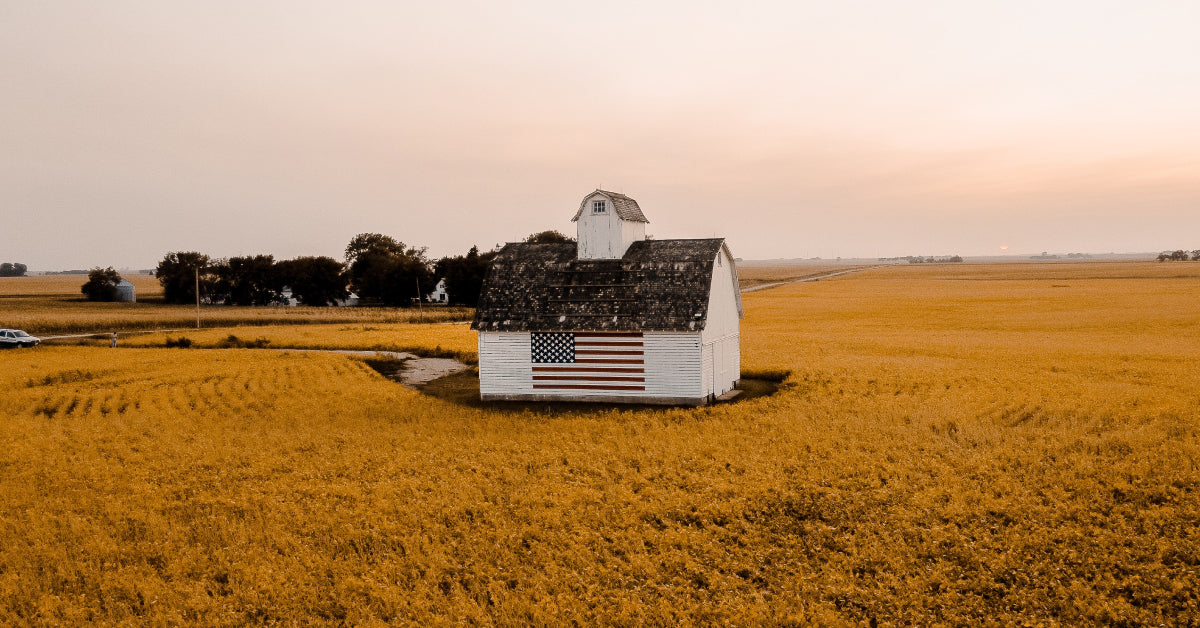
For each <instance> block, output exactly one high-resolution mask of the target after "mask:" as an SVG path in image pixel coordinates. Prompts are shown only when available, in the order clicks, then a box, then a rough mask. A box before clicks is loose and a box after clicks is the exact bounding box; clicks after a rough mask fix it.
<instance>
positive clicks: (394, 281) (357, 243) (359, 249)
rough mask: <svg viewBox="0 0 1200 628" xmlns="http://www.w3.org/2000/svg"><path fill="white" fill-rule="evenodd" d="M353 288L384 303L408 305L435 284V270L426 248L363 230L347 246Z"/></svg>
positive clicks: (364, 298)
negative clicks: (426, 254) (411, 245)
mask: <svg viewBox="0 0 1200 628" xmlns="http://www.w3.org/2000/svg"><path fill="white" fill-rule="evenodd" d="M346 266H347V268H348V271H347V274H348V275H349V278H350V289H351V290H353V291H354V292H356V293H357V294H358V296H359V298H360V299H363V300H364V301H366V302H370V303H378V304H381V305H393V306H394V305H408V304H410V303H412V302H413V301H414V300H415V299H420V298H422V296H423V295H422V294H421V293H422V292H427V291H429V290H431V289H432V288H433V270H432V269H431V268H430V263H429V260H428V259H427V258H426V257H425V249H424V248H420V249H418V248H412V247H408V246H405V244H404V243H403V242H400V241H399V240H396V239H394V238H392V237H391V236H386V235H381V234H378V233H360V234H358V235H356V236H354V238H352V239H351V240H350V244H348V245H347V246H346Z"/></svg>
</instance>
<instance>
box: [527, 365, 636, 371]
mask: <svg viewBox="0 0 1200 628" xmlns="http://www.w3.org/2000/svg"><path fill="white" fill-rule="evenodd" d="M542 371H548V372H551V373H571V372H576V371H579V372H586V373H641V372H643V369H640V368H633V367H625V366H621V367H617V366H614V367H609V368H603V369H602V368H597V367H594V366H558V367H554V366H535V367H533V372H534V373H538V372H542Z"/></svg>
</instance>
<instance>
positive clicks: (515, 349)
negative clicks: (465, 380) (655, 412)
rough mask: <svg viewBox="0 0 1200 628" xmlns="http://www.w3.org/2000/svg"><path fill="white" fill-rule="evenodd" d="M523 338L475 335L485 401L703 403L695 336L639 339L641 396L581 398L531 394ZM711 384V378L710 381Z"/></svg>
mask: <svg viewBox="0 0 1200 628" xmlns="http://www.w3.org/2000/svg"><path fill="white" fill-rule="evenodd" d="M529 341H530V335H529V333H528V332H480V333H479V393H480V395H482V396H483V398H484V399H489V398H491V399H499V398H539V399H551V398H554V399H583V400H600V399H604V400H626V401H644V400H658V401H660V402H667V401H670V402H681V403H683V402H685V401H684V400H687V399H691V400H697V401H699V400H703V398H704V396H705V393H704V391H703V389H702V386H703V379H702V374H701V364H700V334H698V333H651V332H647V333H646V334H645V335H643V337H642V346H643V350H644V351H645V370H646V373H645V379H646V381H645V384H646V390H645V391H603V392H596V393H591V392H581V391H578V390H565V391H561V392H559V391H554V390H547V389H542V388H539V389H537V390H534V388H533V379H532V377H533V370H532V364H531V350H530V345H529ZM709 379H710V380H711V378H709Z"/></svg>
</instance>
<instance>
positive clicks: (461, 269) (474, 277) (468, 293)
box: [434, 246, 497, 307]
mask: <svg viewBox="0 0 1200 628" xmlns="http://www.w3.org/2000/svg"><path fill="white" fill-rule="evenodd" d="M496 253H497V251H488V252H487V253H483V254H480V252H479V247H477V246H473V247H471V250H470V251H468V252H467V254H466V255H459V256H455V257H443V258H442V259H440V260H438V261H437V264H436V265H435V266H434V274H435V275H436V276H438V277H441V278H442V279H444V280H445V281H446V297H447V300H448V301H449V302H450V304H451V305H466V306H469V307H475V306H476V305H478V304H479V293H480V291H481V290H482V289H483V278H484V277H485V276H487V271H488V269H489V268H491V266H492V259H493V258H495V257H496Z"/></svg>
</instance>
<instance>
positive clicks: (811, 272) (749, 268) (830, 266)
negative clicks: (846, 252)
mask: <svg viewBox="0 0 1200 628" xmlns="http://www.w3.org/2000/svg"><path fill="white" fill-rule="evenodd" d="M854 268H864V267H863V266H859V265H852V264H841V263H837V262H807V263H791V264H787V263H769V262H754V263H752V264H746V265H743V266H739V267H738V279H739V280H740V282H741V284H742V288H743V289H745V288H754V287H756V286H762V285H766V284H773V283H786V282H789V281H797V280H800V279H808V278H810V277H819V276H822V275H829V274H831V273H836V272H839V271H843V270H850V269H854Z"/></svg>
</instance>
